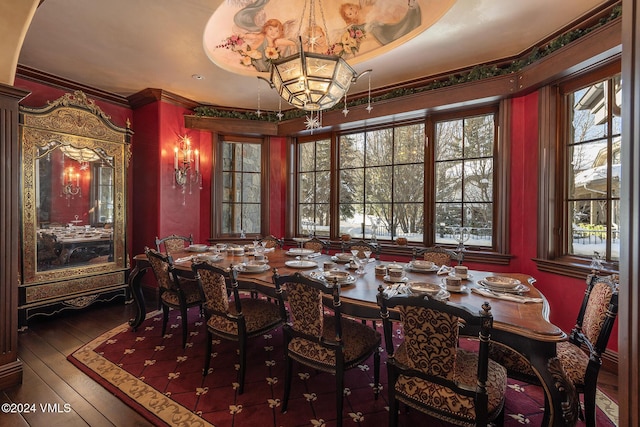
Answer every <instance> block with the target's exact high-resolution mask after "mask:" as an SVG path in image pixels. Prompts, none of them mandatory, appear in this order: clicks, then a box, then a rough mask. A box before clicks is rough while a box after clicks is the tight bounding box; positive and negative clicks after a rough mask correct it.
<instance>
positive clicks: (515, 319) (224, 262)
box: [129, 247, 578, 426]
mask: <svg viewBox="0 0 640 427" xmlns="http://www.w3.org/2000/svg"><path fill="white" fill-rule="evenodd" d="M210 248H212V249H213V248H214V247H210ZM340 255H341V254H333V255H330V254H320V253H307V252H306V251H304V250H303V249H302V248H289V249H287V248H271V249H267V250H265V253H264V256H265V259H266V261H267V262H266V264H265V267H264V268H258V269H255V268H254V269H248V268H245V267H246V265H247V263H248V262H250V261H251V260H252V259H253V255H251V254H250V253H248V252H246V251H245V252H244V253H242V252H240V251H234V252H231V251H217V250H216V253H212V252H204V253H201V252H190V251H188V250H186V249H185V252H178V253H175V254H173V260H174V266H175V269H176V271H177V272H178V274H184V275H187V276H188V275H191V274H192V272H191V264H192V262H194V260H196V259H198V258H201V259H207V260H209V261H210V262H213V263H214V264H217V265H220V266H223V267H230V266H233V267H234V268H236V269H237V270H238V284H239V287H240V288H241V289H243V290H246V291H251V290H255V289H259V290H260V291H261V292H262V293H265V294H267V295H269V293H270V292H274V291H275V286H274V285H273V275H274V273H277V274H280V275H290V274H294V273H296V272H299V273H301V274H306V275H310V276H312V277H315V278H319V279H320V280H322V276H323V267H324V264H325V263H326V262H333V263H334V265H333V266H332V267H333V268H334V269H335V270H337V271H345V272H348V273H349V274H348V279H349V280H347V281H344V283H341V284H340V300H341V309H342V312H343V314H346V315H349V316H353V317H356V318H359V319H362V320H363V321H367V320H371V321H376V320H381V317H380V308H379V305H378V303H377V296H378V293H379V292H380V290H385V289H392V288H393V287H394V286H396V287H397V286H398V285H403V284H405V285H406V284H408V285H411V286H412V287H416V288H418V289H419V288H420V286H418V285H425V286H429V285H440V286H441V287H442V288H443V289H446V286H445V284H446V282H445V279H446V277H447V275H448V274H453V273H452V272H450V271H448V269H446V268H445V269H442V268H438V267H437V266H436V267H433V268H430V269H416V268H412V267H411V266H412V264H411V263H409V262H395V261H394V262H393V263H394V264H400V265H402V267H403V272H404V277H402V278H401V279H399V280H396V281H395V283H392V282H390V281H389V277H388V276H384V275H379V274H376V273H377V271H376V268H375V267H376V266H380V265H381V264H382V265H388V264H390V263H391V262H390V261H381V260H377V259H373V258H372V259H370V260H368V261H369V262H364V263H363V264H364V267H363V272H362V273H356V270H355V269H354V268H353V267H352V264H351V263H349V262H346V261H347V260H348V256H345V254H342V256H340ZM134 261H135V266H134V268H133V270H132V271H131V274H130V275H129V287H130V290H131V293H132V295H133V299H134V302H135V307H136V308H137V310H136V316H135V318H134V319H131V320H130V322H129V324H130V325H131V327H132V328H133V330H134V331H135V330H136V328H137V327H138V326H140V325H141V324H142V322H143V321H144V319H145V317H146V309H145V302H144V296H143V293H142V289H141V285H142V277H143V276H144V274H145V272H146V271H147V270H148V269H149V268H150V267H151V266H150V264H149V262H148V260H147V257H146V255H145V254H140V255H136V256H135V257H134ZM378 270H379V269H378ZM496 276H498V277H507V278H511V279H514V280H517V281H519V282H520V283H521V284H522V285H523V289H524V290H525V291H524V292H522V293H521V294H522V295H518V294H515V293H508V294H503V293H498V292H487V289H486V288H485V287H484V286H481V284H482V283H484V281H485V280H487V279H491V278H494V277H496ZM535 282H536V280H535V278H533V277H532V276H530V275H527V274H523V273H518V272H513V273H494V272H491V271H482V270H471V269H470V270H469V271H468V276H467V278H466V279H464V280H463V281H462V285H463V287H462V288H461V289H460V290H459V291H456V292H453V291H451V292H449V291H446V290H445V292H444V296H445V298H444V299H445V300H447V301H451V302H455V303H459V304H464V305H467V306H471V307H477V308H478V310H480V307H481V306H482V305H483V304H485V303H488V304H489V305H490V307H491V314H492V316H493V330H492V335H491V340H493V341H497V342H500V343H502V344H504V345H506V346H508V347H509V348H511V349H512V350H514V351H516V352H518V353H519V354H521V355H522V356H524V357H525V358H526V359H527V360H528V361H529V362H530V363H531V366H532V367H533V370H534V371H535V373H536V375H537V376H538V378H539V379H540V383H541V385H542V388H543V391H544V393H545V412H544V417H543V422H542V424H541V425H543V426H566V425H574V424H576V423H577V418H578V413H577V408H578V406H577V402H578V394H577V392H576V389H575V387H574V386H573V383H572V382H571V380H570V379H569V378H568V376H567V374H566V372H565V371H564V368H563V367H562V364H561V363H560V361H559V359H558V358H557V355H556V344H557V343H558V342H561V341H565V340H566V339H567V335H566V333H565V332H563V331H562V329H560V328H559V327H558V326H556V325H554V324H553V323H551V322H550V321H549V304H548V301H547V299H546V298H545V296H544V295H543V294H542V293H541V292H540V290H539V289H538V288H537V287H536V286H535ZM413 285H415V286H413ZM271 295H274V294H271ZM398 320H399V318H398ZM462 329H463V331H461V334H464V335H473V334H474V333H476V332H477V331H472V330H465V329H466V328H465V327H463V328H462Z"/></svg>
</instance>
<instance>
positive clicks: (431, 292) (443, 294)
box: [407, 281, 451, 301]
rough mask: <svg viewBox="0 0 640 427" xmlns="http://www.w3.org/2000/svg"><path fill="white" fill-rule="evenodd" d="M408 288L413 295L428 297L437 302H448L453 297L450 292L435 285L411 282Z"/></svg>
mask: <svg viewBox="0 0 640 427" xmlns="http://www.w3.org/2000/svg"><path fill="white" fill-rule="evenodd" d="M407 287H408V288H409V291H410V293H412V294H419V295H420V294H422V295H427V296H429V297H430V298H433V299H436V300H441V301H442V300H446V299H448V298H449V297H450V296H451V293H450V292H449V291H448V290H446V289H444V288H443V287H442V286H440V285H438V284H435V283H428V282H420V281H410V282H408V283H407Z"/></svg>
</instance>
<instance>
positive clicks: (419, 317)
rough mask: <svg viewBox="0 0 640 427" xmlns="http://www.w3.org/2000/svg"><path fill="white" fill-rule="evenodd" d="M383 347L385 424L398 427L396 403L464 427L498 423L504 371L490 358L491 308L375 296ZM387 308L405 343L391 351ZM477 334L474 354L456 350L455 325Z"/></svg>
mask: <svg viewBox="0 0 640 427" xmlns="http://www.w3.org/2000/svg"><path fill="white" fill-rule="evenodd" d="M377 300H378V304H379V306H380V314H381V317H382V324H383V328H384V337H385V346H386V349H387V375H388V384H387V390H388V393H389V398H388V400H389V426H390V427H395V426H397V425H398V411H399V409H400V408H399V406H400V403H404V404H405V405H406V406H408V407H410V408H414V409H417V410H418V411H420V412H422V413H425V414H428V415H430V416H432V417H435V418H438V419H440V420H444V421H446V422H448V423H452V424H456V425H462V426H469V425H476V426H483V427H484V426H487V425H488V423H489V422H492V423H497V424H498V425H502V424H503V422H504V401H505V391H506V388H507V371H506V369H505V368H504V367H502V366H501V365H499V364H498V363H496V362H494V361H492V360H490V359H489V348H488V346H489V342H490V340H491V331H492V328H493V317H492V315H491V311H490V310H491V306H490V305H489V303H487V302H485V303H484V304H483V305H482V308H480V309H478V308H475V307H469V306H466V305H461V304H456V303H452V302H443V301H439V300H435V299H430V298H429V297H427V296H424V295H411V296H408V295H399V296H391V297H388V296H387V295H385V288H384V287H382V286H380V287H379V290H378V296H377ZM389 309H394V310H396V311H397V312H399V313H400V321H401V324H402V329H403V332H404V339H403V340H402V342H401V344H400V346H399V347H397V348H396V346H395V345H394V342H393V331H394V330H396V329H397V326H393V325H392V320H391V316H390V313H389ZM460 324H464V327H465V329H466V330H471V329H473V330H474V331H475V330H478V331H479V340H478V341H477V342H478V351H477V352H476V351H473V350H472V349H461V348H459V347H458V335H459V327H460V326H459V325H460Z"/></svg>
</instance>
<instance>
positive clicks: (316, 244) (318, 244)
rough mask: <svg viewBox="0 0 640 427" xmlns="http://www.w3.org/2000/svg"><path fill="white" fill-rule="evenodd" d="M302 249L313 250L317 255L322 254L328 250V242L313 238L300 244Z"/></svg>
mask: <svg viewBox="0 0 640 427" xmlns="http://www.w3.org/2000/svg"><path fill="white" fill-rule="evenodd" d="M302 247H303V248H305V249H313V250H314V251H316V252H318V253H322V252H323V251H325V250H328V249H329V242H327V241H325V240H322V239H320V238H318V237H315V236H314V237H312V238H311V239H310V240H308V241H306V242H304V243H303V244H302Z"/></svg>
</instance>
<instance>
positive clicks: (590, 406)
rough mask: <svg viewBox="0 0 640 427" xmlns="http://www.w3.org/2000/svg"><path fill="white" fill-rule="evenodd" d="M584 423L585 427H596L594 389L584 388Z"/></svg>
mask: <svg viewBox="0 0 640 427" xmlns="http://www.w3.org/2000/svg"><path fill="white" fill-rule="evenodd" d="M583 396H584V422H585V424H586V426H587V427H595V425H596V387H595V386H594V387H585V390H584V393H583Z"/></svg>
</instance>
